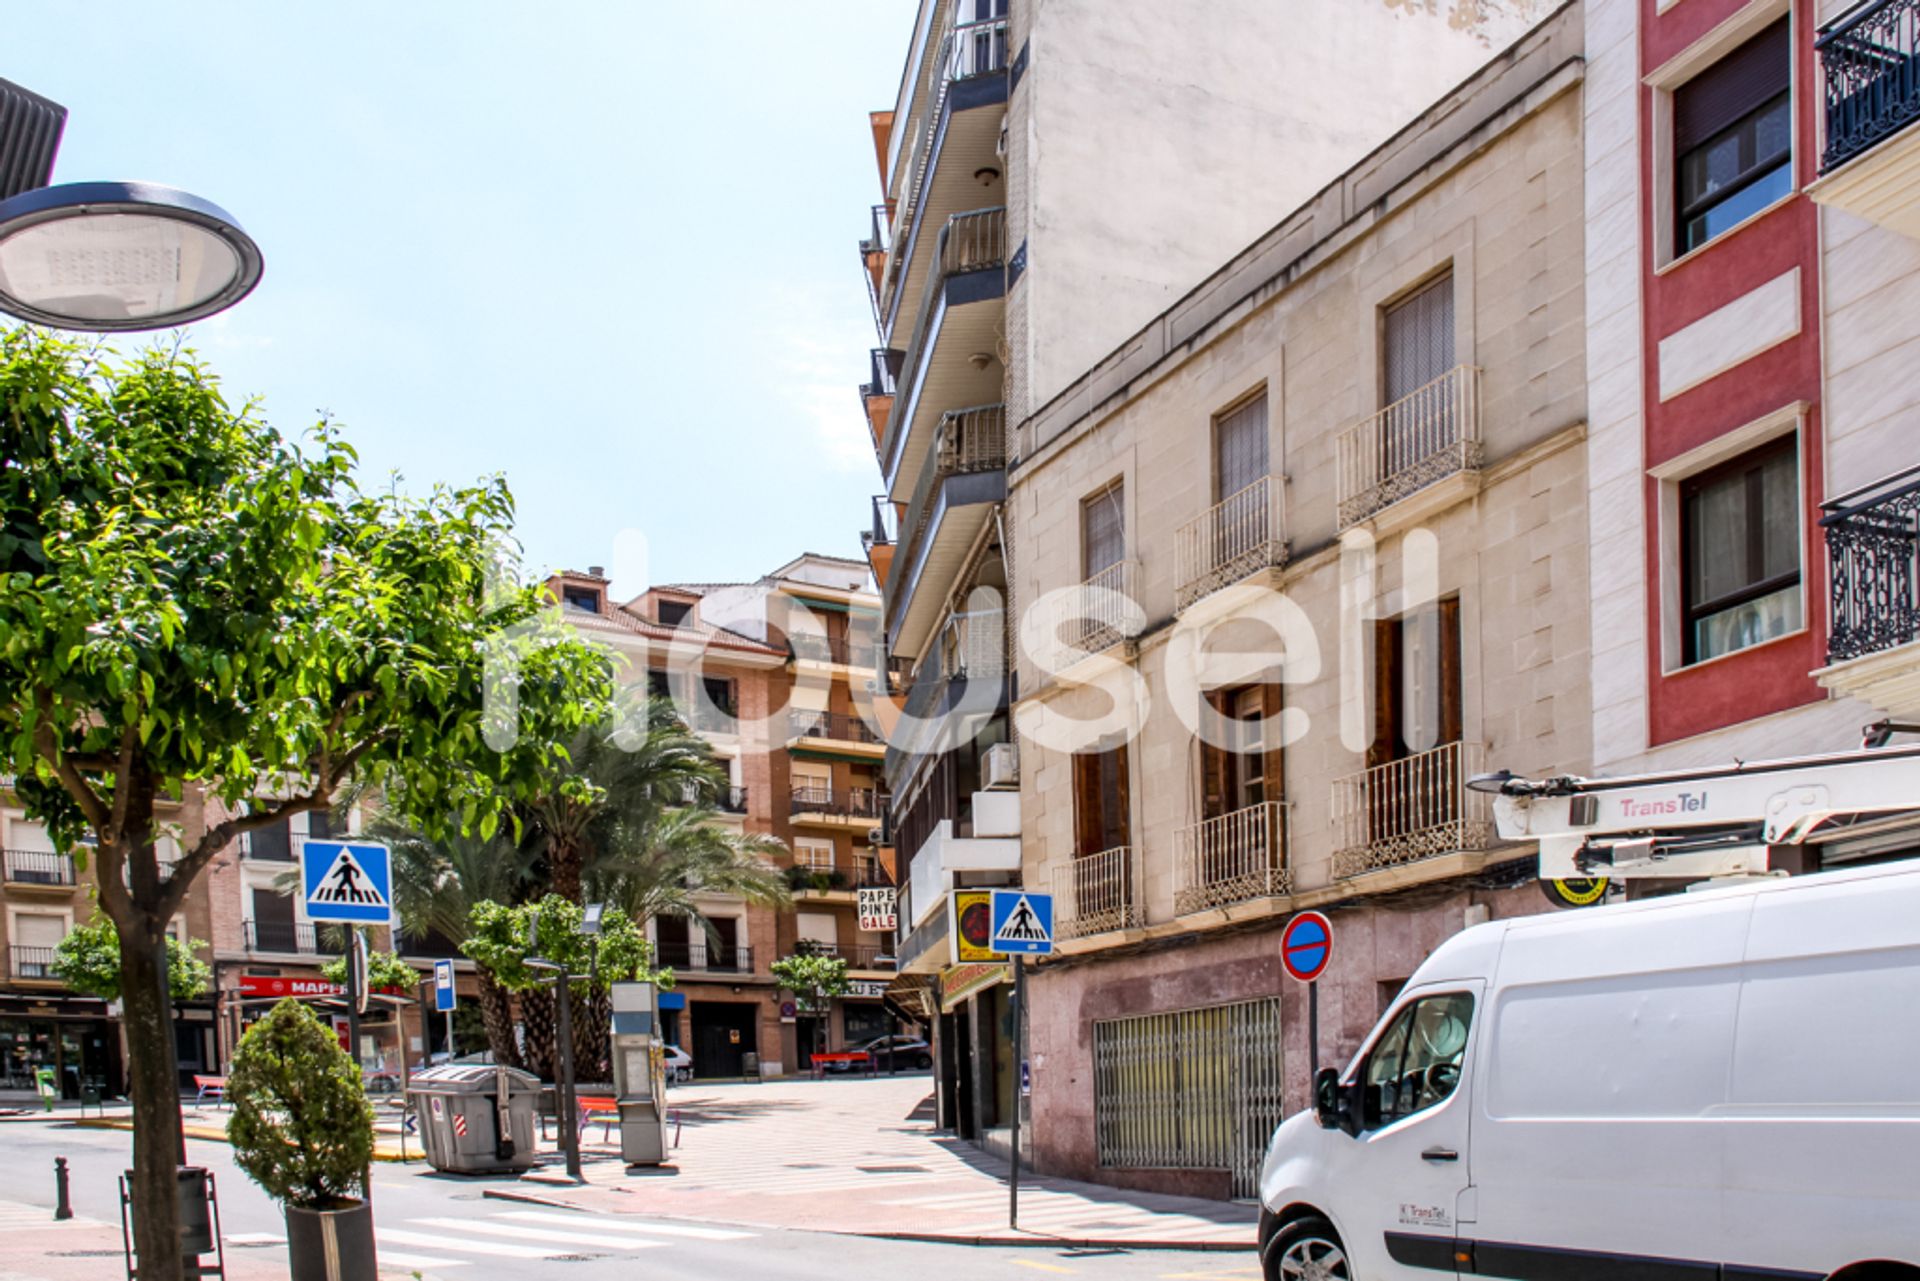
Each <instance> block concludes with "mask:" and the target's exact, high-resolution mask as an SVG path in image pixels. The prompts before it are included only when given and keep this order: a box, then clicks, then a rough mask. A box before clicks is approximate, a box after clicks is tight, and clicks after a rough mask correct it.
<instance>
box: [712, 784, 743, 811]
mask: <svg viewBox="0 0 1920 1281" xmlns="http://www.w3.org/2000/svg"><path fill="white" fill-rule="evenodd" d="M714 805H715V806H716V807H717V808H719V809H722V810H725V811H726V812H727V813H729V814H744V813H746V812H747V789H746V788H744V787H727V788H723V789H721V792H720V795H719V796H718V797H716V798H715V800H714Z"/></svg>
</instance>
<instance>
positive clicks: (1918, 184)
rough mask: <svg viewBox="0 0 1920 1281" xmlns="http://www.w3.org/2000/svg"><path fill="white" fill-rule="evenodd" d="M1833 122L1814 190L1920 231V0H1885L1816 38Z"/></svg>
mask: <svg viewBox="0 0 1920 1281" xmlns="http://www.w3.org/2000/svg"><path fill="white" fill-rule="evenodd" d="M1814 48H1815V50H1817V51H1818V53H1819V57H1820V78H1821V83H1822V113H1823V115H1824V117H1825V125H1826V128H1825V130H1824V131H1823V132H1824V136H1825V145H1824V149H1823V150H1822V152H1821V155H1820V177H1819V179H1818V180H1817V181H1815V182H1813V183H1812V184H1810V185H1809V186H1808V187H1807V194H1808V195H1809V196H1811V197H1812V198H1813V199H1814V200H1815V201H1817V202H1818V203H1820V204H1823V205H1831V206H1833V207H1834V208H1836V209H1841V210H1844V211H1845V212H1847V213H1850V214H1853V215H1855V216H1856V217H1860V218H1866V219H1868V220H1870V221H1872V222H1877V223H1879V224H1880V225H1882V226H1884V227H1889V228H1891V229H1893V230H1894V231H1898V232H1900V233H1902V234H1904V235H1908V236H1920V130H1913V129H1909V128H1908V126H1909V125H1911V124H1912V123H1913V122H1914V121H1915V120H1920V0H1879V2H1878V3H1873V4H1865V5H1860V6H1857V7H1855V8H1854V10H1853V11H1852V12H1850V13H1848V14H1846V15H1845V16H1843V17H1841V18H1839V19H1838V20H1836V21H1834V22H1831V23H1828V24H1827V25H1826V26H1825V27H1824V28H1822V29H1821V31H1820V34H1819V36H1818V37H1817V38H1816V39H1815V40H1814Z"/></svg>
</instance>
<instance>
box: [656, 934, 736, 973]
mask: <svg viewBox="0 0 1920 1281" xmlns="http://www.w3.org/2000/svg"><path fill="white" fill-rule="evenodd" d="M655 954H656V959H657V961H658V962H659V964H661V965H663V966H666V967H667V968H668V969H672V970H682V971H686V972H689V973H708V974H751V973H753V949H752V948H751V947H748V946H747V945H745V944H743V943H736V944H727V943H710V942H707V941H705V940H703V939H695V940H692V941H690V942H665V943H661V944H659V945H658V946H657V947H656V948H655Z"/></svg>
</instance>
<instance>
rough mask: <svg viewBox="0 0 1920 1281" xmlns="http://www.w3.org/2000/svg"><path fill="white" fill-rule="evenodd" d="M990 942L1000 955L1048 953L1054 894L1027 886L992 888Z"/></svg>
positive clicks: (1050, 943) (1051, 933) (1049, 952)
mask: <svg viewBox="0 0 1920 1281" xmlns="http://www.w3.org/2000/svg"><path fill="white" fill-rule="evenodd" d="M989 946H990V947H991V948H992V949H993V950H994V951H995V952H998V953H999V954H1001V955H1003V956H1015V955H1018V956H1048V955H1051V954H1052V952H1053V895H1051V894H1029V893H1028V892H1027V891H1026V890H995V891H994V892H993V934H992V942H991V943H990V944H989Z"/></svg>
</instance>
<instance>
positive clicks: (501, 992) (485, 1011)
mask: <svg viewBox="0 0 1920 1281" xmlns="http://www.w3.org/2000/svg"><path fill="white" fill-rule="evenodd" d="M477 968H478V970H479V977H480V1019H481V1022H482V1023H483V1024H484V1025H485V1026H486V1029H487V1048H488V1049H490V1050H492V1051H493V1061H494V1062H495V1063H501V1064H505V1065H506V1066H507V1067H519V1066H521V1060H520V1047H519V1046H518V1045H515V1044H514V1041H513V998H512V997H510V996H509V995H508V994H507V989H505V988H503V987H501V986H500V984H499V982H498V980H496V979H495V978H494V977H493V971H492V970H489V969H487V968H486V967H485V966H480V967H477Z"/></svg>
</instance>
